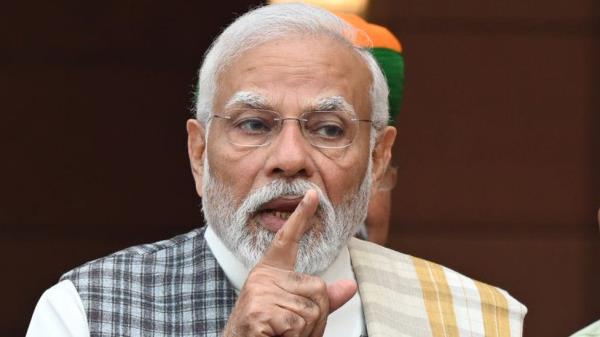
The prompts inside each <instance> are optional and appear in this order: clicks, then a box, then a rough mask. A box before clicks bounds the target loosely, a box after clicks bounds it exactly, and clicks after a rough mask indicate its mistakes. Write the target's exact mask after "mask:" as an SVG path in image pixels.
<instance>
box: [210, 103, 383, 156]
mask: <svg viewBox="0 0 600 337" xmlns="http://www.w3.org/2000/svg"><path fill="white" fill-rule="evenodd" d="M212 116H213V117H217V118H219V119H221V120H223V121H225V122H226V127H225V130H226V131H225V133H226V136H227V139H228V141H229V142H230V143H231V144H234V145H238V146H247V147H259V146H265V145H268V144H270V143H271V141H272V140H273V139H274V138H275V137H277V135H278V134H279V132H280V131H281V129H282V127H283V122H284V121H287V120H294V121H298V123H299V124H300V129H301V130H302V134H303V135H304V137H305V138H306V139H307V140H308V141H309V143H310V144H312V145H313V146H316V147H318V148H325V149H340V148H345V147H348V146H350V145H351V144H352V142H354V139H355V138H356V135H357V134H358V129H359V122H368V123H372V122H373V121H372V120H370V119H358V118H356V116H355V115H354V113H351V112H347V111H337V110H335V111H310V112H305V113H303V114H302V115H300V116H299V117H297V118H293V117H286V118H283V117H281V115H279V114H278V113H277V112H275V111H271V110H262V109H237V110H234V111H232V112H231V113H228V114H213V115H212Z"/></svg>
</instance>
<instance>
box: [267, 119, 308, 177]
mask: <svg viewBox="0 0 600 337" xmlns="http://www.w3.org/2000/svg"><path fill="white" fill-rule="evenodd" d="M269 147H270V151H271V153H270V154H269V156H268V158H267V161H266V163H265V169H266V170H267V174H268V175H269V176H271V177H279V178H295V177H301V178H308V177H310V176H311V175H312V174H313V173H314V171H315V165H314V163H313V161H312V157H311V152H312V151H314V149H313V146H312V145H310V143H309V142H308V141H307V140H306V139H305V138H304V136H303V134H302V131H301V129H300V124H299V123H298V121H296V120H291V119H290V120H285V121H283V124H282V125H281V131H280V132H279V135H277V136H276V137H275V139H273V140H272V142H271V144H270V145H269Z"/></svg>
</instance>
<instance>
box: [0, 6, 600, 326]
mask: <svg viewBox="0 0 600 337" xmlns="http://www.w3.org/2000/svg"><path fill="white" fill-rule="evenodd" d="M372 2H373V3H372V5H371V7H370V10H369V13H368V17H369V19H370V20H371V21H374V22H378V23H380V24H383V25H386V26H388V27H390V28H391V30H393V31H394V32H395V33H396V34H397V35H398V36H399V37H400V39H401V41H402V43H403V45H404V48H405V58H406V64H407V72H406V77H407V82H406V83H407V84H406V87H407V89H406V99H405V104H404V107H403V111H402V114H401V115H400V116H399V117H398V119H397V127H398V130H399V136H398V138H397V142H396V145H395V148H394V161H395V163H396V164H397V165H398V166H399V178H398V186H397V188H396V190H395V191H394V199H393V215H392V221H391V222H392V227H393V228H392V231H391V240H390V243H389V245H390V246H391V247H393V248H395V249H397V250H400V251H403V252H407V253H410V254H413V255H417V256H420V257H424V258H428V259H431V260H434V261H437V262H440V263H442V264H444V265H447V266H448V267H451V268H453V269H456V270H458V271H460V272H462V273H465V274H467V275H469V276H471V277H474V278H477V279H480V280H482V281H485V282H488V283H492V284H495V285H498V286H500V287H502V288H504V289H506V290H508V291H509V292H511V294H513V295H514V296H515V297H516V298H518V299H519V300H521V301H522V302H523V303H525V304H526V305H527V306H528V307H529V314H528V315H527V318H526V321H525V335H526V336H565V335H568V334H569V333H571V332H573V331H575V330H577V329H579V328H581V327H583V326H584V325H586V324H588V323H590V322H592V321H593V320H595V319H599V318H600V271H599V266H600V253H599V252H600V240H599V234H598V233H599V231H598V225H597V224H596V220H595V218H596V215H595V214H596V213H595V212H596V209H597V208H598V207H600V160H599V159H600V114H599V109H600V98H599V97H600V96H599V95H598V93H599V90H600V43H599V36H600V29H599V28H600V26H599V21H600V15H599V3H598V2H597V1H595V0H570V1H567V0H564V1H547V0H528V1H523V0H504V1H481V0H455V1H448V2H445V1H433V0H412V1H409V0H402V1H394V0H379V1H378V0H373V1H372ZM254 4H256V2H254V3H253V2H251V1H220V2H217V3H208V2H201V1H194V2H191V1H190V2H183V1H177V2H162V1H145V2H134V1H103V2H99V3H96V4H92V3H90V2H81V1H71V2H68V1H60V2H50V1H46V2H42V1H38V2H19V3H16V2H15V3H8V4H6V3H5V4H3V5H2V6H1V10H0V28H1V29H0V69H1V70H0V95H1V96H0V98H1V100H0V109H1V110H0V111H1V114H0V154H1V156H0V191H1V193H0V230H1V232H0V249H1V252H0V253H1V256H2V267H1V270H2V290H3V293H4V294H3V303H2V305H1V306H0V317H2V319H1V320H0V335H2V336H22V335H24V333H25V331H26V327H27V324H28V322H29V320H30V317H31V313H32V312H33V309H34V307H35V303H36V301H37V299H38V298H39V296H40V295H41V294H42V292H43V291H44V289H46V288H48V287H50V286H51V285H52V284H54V283H55V282H56V280H57V279H58V277H59V276H60V275H61V273H63V272H65V271H67V270H69V269H70V268H72V267H74V266H77V265H79V264H81V263H83V262H85V261H87V260H90V259H92V258H96V257H100V256H103V255H106V254H108V253H110V252H112V251H115V250H118V249H121V248H124V247H127V246H130V245H134V244H138V243H143V242H149V241H156V240H160V239H165V238H168V237H171V236H174V235H176V234H178V233H182V232H185V231H188V230H190V229H192V228H193V227H195V226H199V225H200V224H201V223H202V220H201V217H200V213H199V209H198V206H199V198H198V197H197V196H196V194H195V191H194V188H193V183H192V177H191V174H190V173H189V167H188V162H187V158H186V156H187V154H186V149H185V146H186V133H185V129H184V123H185V120H186V119H187V118H188V117H189V108H190V106H191V105H192V91H193V87H194V82H195V80H196V71H197V68H198V66H199V64H200V62H201V56H202V54H203V52H204V50H205V49H206V48H207V46H208V45H209V43H210V41H211V40H212V39H213V38H214V37H215V36H216V35H217V34H218V33H219V32H220V30H221V29H222V28H223V27H224V26H225V25H226V24H228V23H229V22H231V20H232V19H233V18H234V16H235V14H240V13H243V12H245V11H246V10H247V9H248V8H249V7H251V6H253V5H254Z"/></svg>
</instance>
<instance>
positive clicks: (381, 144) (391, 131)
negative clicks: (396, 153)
mask: <svg viewBox="0 0 600 337" xmlns="http://www.w3.org/2000/svg"><path fill="white" fill-rule="evenodd" d="M395 140H396V128H395V127H393V126H386V127H385V128H384V129H383V130H382V131H381V133H380V135H379V137H378V139H377V143H375V148H374V149H373V153H372V156H373V167H372V169H373V171H372V175H373V176H372V179H373V185H372V186H373V188H374V189H377V187H378V186H379V185H380V184H381V181H382V180H383V178H384V175H385V171H386V169H387V167H388V165H389V164H390V159H391V158H392V146H393V145H394V141H395Z"/></svg>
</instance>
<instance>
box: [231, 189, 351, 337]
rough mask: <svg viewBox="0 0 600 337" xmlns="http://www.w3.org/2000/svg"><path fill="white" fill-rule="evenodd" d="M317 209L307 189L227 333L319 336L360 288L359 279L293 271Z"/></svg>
mask: <svg viewBox="0 0 600 337" xmlns="http://www.w3.org/2000/svg"><path fill="white" fill-rule="evenodd" d="M316 210H317V193H316V192H315V191H314V190H309V191H308V192H306V194H305V195H304V198H303V199H302V201H301V202H300V204H298V206H297V207H296V209H295V210H294V212H293V213H292V214H291V216H290V218H289V219H288V220H287V221H286V223H285V224H284V225H283V227H282V228H281V229H280V230H279V231H278V232H277V234H276V235H275V238H274V239H273V241H272V242H271V245H270V246H269V248H268V249H267V251H266V252H265V255H264V256H263V258H262V259H261V260H260V261H259V263H258V264H257V265H256V266H255V267H254V268H253V269H252V271H251V272H250V274H249V275H248V279H247V280H246V283H245V284H244V286H243V288H242V289H241V291H240V295H239V298H238V300H237V302H236V305H235V307H234V309H233V312H232V313H231V316H230V317H229V320H228V321H227V325H226V327H225V330H224V332H223V336H224V337H234V336H238V337H242V336H244V337H254V336H285V337H288V336H302V337H304V336H310V337H321V336H323V332H324V331H325V325H326V323H327V316H328V315H329V314H330V313H331V312H333V311H335V310H336V309H337V308H339V307H340V306H342V305H343V304H344V303H346V302H347V301H348V300H350V298H352V296H353V295H354V293H356V283H355V282H354V281H350V280H344V281H338V282H335V283H333V284H331V285H329V286H327V285H326V284H325V282H324V281H323V280H322V279H321V278H319V277H316V276H312V275H308V274H302V273H297V272H295V271H294V266H295V265H296V258H297V255H298V246H299V241H300V239H301V238H302V235H303V234H304V233H305V232H306V231H307V230H308V229H309V227H310V220H311V218H312V217H313V216H314V214H315V212H316Z"/></svg>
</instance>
